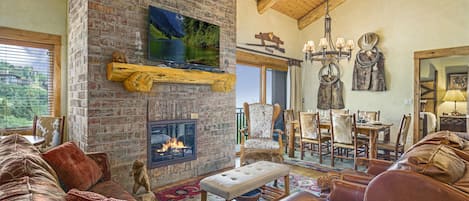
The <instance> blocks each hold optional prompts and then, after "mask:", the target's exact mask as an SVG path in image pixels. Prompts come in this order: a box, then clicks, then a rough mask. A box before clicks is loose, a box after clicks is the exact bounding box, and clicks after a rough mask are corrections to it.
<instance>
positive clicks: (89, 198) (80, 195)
mask: <svg viewBox="0 0 469 201" xmlns="http://www.w3.org/2000/svg"><path fill="white" fill-rule="evenodd" d="M65 200H67V201H96V200H98V201H123V200H118V199H115V198H107V197H104V195H101V194H98V193H94V192H91V191H80V190H78V189H72V190H70V191H68V192H67V195H66V196H65Z"/></svg>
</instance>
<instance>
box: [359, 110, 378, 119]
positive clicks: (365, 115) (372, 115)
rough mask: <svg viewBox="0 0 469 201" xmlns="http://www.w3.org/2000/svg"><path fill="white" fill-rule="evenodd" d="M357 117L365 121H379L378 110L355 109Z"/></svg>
mask: <svg viewBox="0 0 469 201" xmlns="http://www.w3.org/2000/svg"><path fill="white" fill-rule="evenodd" d="M357 118H358V120H362V119H363V120H365V121H366V122H370V121H379V118H380V111H379V110H378V111H363V110H358V111H357Z"/></svg>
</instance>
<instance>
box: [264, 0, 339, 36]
mask: <svg viewBox="0 0 469 201" xmlns="http://www.w3.org/2000/svg"><path fill="white" fill-rule="evenodd" d="M344 1H345V0H329V11H331V10H333V9H334V8H336V7H337V6H339V5H340V4H342V3H343V2H344ZM269 9H274V10H276V11H279V12H280V13H283V14H285V15H287V16H289V17H291V18H293V19H295V20H297V21H298V28H299V29H300V30H301V29H303V28H305V27H307V26H308V25H309V24H311V23H312V22H314V21H316V20H317V19H319V18H321V17H322V16H324V15H325V14H326V1H325V0H257V11H258V12H259V13H260V14H263V13H264V12H266V11H267V10H269Z"/></svg>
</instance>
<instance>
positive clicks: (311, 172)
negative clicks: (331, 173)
mask: <svg viewBox="0 0 469 201" xmlns="http://www.w3.org/2000/svg"><path fill="white" fill-rule="evenodd" d="M289 166H290V168H291V172H293V173H295V174H300V175H303V176H307V177H311V178H315V179H317V178H318V177H320V176H324V175H326V173H325V172H319V171H316V170H312V169H309V168H304V167H300V166H296V165H289Z"/></svg>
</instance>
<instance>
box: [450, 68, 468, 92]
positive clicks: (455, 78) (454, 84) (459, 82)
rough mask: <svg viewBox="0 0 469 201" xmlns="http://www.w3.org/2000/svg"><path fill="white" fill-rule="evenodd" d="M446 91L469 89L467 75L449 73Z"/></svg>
mask: <svg viewBox="0 0 469 201" xmlns="http://www.w3.org/2000/svg"><path fill="white" fill-rule="evenodd" d="M446 76H447V77H446V90H451V89H459V90H466V88H467V73H466V72H464V73H448V74H447V75H446Z"/></svg>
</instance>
